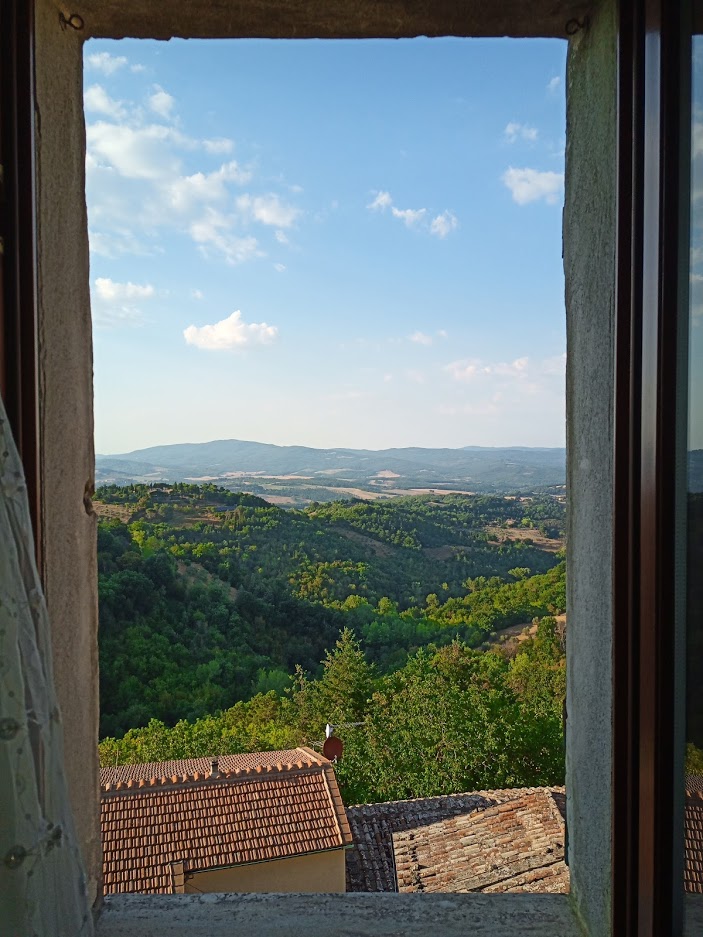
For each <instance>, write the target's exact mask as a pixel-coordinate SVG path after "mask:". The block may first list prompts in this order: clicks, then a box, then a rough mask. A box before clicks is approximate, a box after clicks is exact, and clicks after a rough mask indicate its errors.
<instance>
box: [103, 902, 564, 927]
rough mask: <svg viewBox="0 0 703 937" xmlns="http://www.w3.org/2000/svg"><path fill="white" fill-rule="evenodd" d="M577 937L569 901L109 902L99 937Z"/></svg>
mask: <svg viewBox="0 0 703 937" xmlns="http://www.w3.org/2000/svg"><path fill="white" fill-rule="evenodd" d="M164 934H168V935H169V937H228V935H232V937H234V935H236V937H281V935H285V937H310V934H315V935H318V937H428V935H432V937H469V935H470V937H489V935H490V937H582V931H581V929H580V927H579V926H578V924H577V922H576V918H575V916H574V914H573V912H572V910H571V905H570V903H569V898H568V896H567V895H515V894H512V895H484V894H480V895H478V894H465V895H458V894H453V895H452V894H431V895H398V894H347V895H298V894H296V895H271V894H265V895H252V894H249V895H217V894H211V895H112V896H110V897H107V898H106V899H105V903H104V906H103V911H102V913H101V915H100V918H99V920H98V926H97V937H163V935H164Z"/></svg>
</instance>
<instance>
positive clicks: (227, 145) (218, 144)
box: [203, 137, 234, 155]
mask: <svg viewBox="0 0 703 937" xmlns="http://www.w3.org/2000/svg"><path fill="white" fill-rule="evenodd" d="M203 147H204V149H205V152H206V153H214V154H216V155H220V154H226V153H231V152H232V150H233V149H234V143H233V142H232V141H231V140H228V139H227V138H226V137H216V138H215V139H214V140H203Z"/></svg>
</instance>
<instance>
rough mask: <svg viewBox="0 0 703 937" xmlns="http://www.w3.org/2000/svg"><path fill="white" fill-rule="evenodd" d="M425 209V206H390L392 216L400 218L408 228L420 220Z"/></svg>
mask: <svg viewBox="0 0 703 937" xmlns="http://www.w3.org/2000/svg"><path fill="white" fill-rule="evenodd" d="M426 211H427V209H426V208H396V207H395V205H394V206H393V207H392V208H391V213H392V215H393V217H394V218H400V220H401V221H402V222H403V224H405V225H406V227H408V228H412V227H413V226H414V225H416V224H417V223H418V222H419V221H422V219H423V217H424V216H425V213H426Z"/></svg>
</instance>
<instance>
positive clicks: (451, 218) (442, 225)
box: [366, 191, 459, 238]
mask: <svg viewBox="0 0 703 937" xmlns="http://www.w3.org/2000/svg"><path fill="white" fill-rule="evenodd" d="M366 208H367V209H368V210H369V211H373V212H385V211H386V210H387V209H389V208H390V211H391V215H392V216H393V217H394V218H397V219H398V220H399V221H402V222H403V224H404V225H405V226H406V227H407V228H420V227H422V228H423V229H424V230H426V231H429V233H430V234H433V235H435V237H439V238H445V237H446V236H447V235H448V234H449V233H450V231H454V230H455V228H458V227H459V221H458V219H457V217H456V215H455V214H454V213H453V212H451V211H448V210H447V211H444V212H442V214H441V215H436V216H435V217H434V218H433V219H432V221H430V222H426V221H425V218H426V215H427V209H426V208H397V207H396V206H395V205H394V204H393V199H392V198H391V194H390V192H385V191H380V192H377V193H376V196H375V198H374V199H373V201H372V202H369V204H368V205H367V206H366Z"/></svg>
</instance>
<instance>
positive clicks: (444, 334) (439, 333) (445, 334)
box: [437, 329, 449, 338]
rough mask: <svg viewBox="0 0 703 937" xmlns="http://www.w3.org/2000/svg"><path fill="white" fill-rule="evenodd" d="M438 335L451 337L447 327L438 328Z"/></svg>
mask: <svg viewBox="0 0 703 937" xmlns="http://www.w3.org/2000/svg"><path fill="white" fill-rule="evenodd" d="M437 335H438V336H439V338H448V337H449V336H448V335H447V330H446V329H438V330H437Z"/></svg>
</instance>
